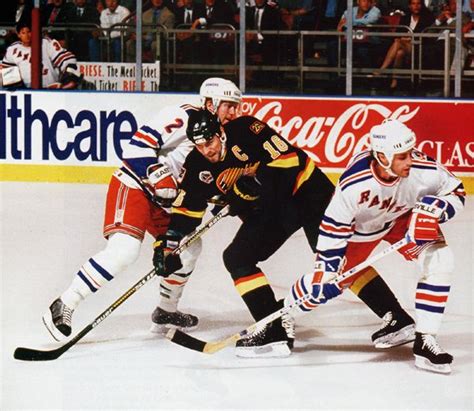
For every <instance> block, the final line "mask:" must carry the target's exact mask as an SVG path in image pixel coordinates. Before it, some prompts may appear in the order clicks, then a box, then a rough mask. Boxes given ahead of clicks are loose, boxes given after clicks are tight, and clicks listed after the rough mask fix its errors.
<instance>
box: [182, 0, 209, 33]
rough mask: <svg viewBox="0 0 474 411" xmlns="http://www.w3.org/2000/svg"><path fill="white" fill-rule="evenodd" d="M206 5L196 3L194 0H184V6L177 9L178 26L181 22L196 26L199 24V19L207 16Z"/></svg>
mask: <svg viewBox="0 0 474 411" xmlns="http://www.w3.org/2000/svg"><path fill="white" fill-rule="evenodd" d="M205 14H206V13H205V10H204V6H203V5H202V4H200V3H195V2H194V0H184V3H183V7H179V8H177V9H176V11H175V16H176V26H179V25H181V24H188V25H189V26H191V25H193V23H194V26H193V28H195V27H196V26H197V25H198V24H199V19H201V18H205Z"/></svg>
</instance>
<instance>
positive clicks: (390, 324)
mask: <svg viewBox="0 0 474 411" xmlns="http://www.w3.org/2000/svg"><path fill="white" fill-rule="evenodd" d="M382 320H383V323H382V327H381V328H380V329H379V330H378V331H376V332H375V333H374V334H372V342H373V343H374V346H375V348H379V349H386V348H391V347H397V346H399V345H403V344H407V343H409V342H411V341H414V340H415V321H413V319H412V318H411V317H410V316H409V315H408V314H405V313H397V314H395V315H394V314H393V313H392V312H391V311H389V312H388V313H386V314H385V315H384V316H383V319H382Z"/></svg>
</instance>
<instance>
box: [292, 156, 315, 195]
mask: <svg viewBox="0 0 474 411" xmlns="http://www.w3.org/2000/svg"><path fill="white" fill-rule="evenodd" d="M314 168H315V165H314V162H313V161H312V160H311V159H310V158H307V159H306V166H305V167H304V170H302V171H301V172H300V173H299V174H298V177H296V184H295V187H294V188H293V194H295V193H296V192H297V191H298V190H299V189H300V187H301V186H302V185H303V183H304V182H305V181H306V180H308V179H309V178H310V177H311V174H313V171H314Z"/></svg>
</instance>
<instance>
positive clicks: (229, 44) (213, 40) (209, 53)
mask: <svg viewBox="0 0 474 411" xmlns="http://www.w3.org/2000/svg"><path fill="white" fill-rule="evenodd" d="M204 7H205V16H204V17H201V18H200V19H198V20H196V21H195V22H194V24H193V28H204V29H215V28H216V27H213V26H215V25H227V26H229V28H233V27H235V21H234V12H233V11H232V8H231V7H230V5H229V3H225V2H223V1H216V0H205V3H204ZM205 38H206V39H207V40H204V39H205ZM200 39H201V43H203V44H201V45H200V53H201V59H202V62H205V63H207V64H223V63H231V62H232V60H233V55H234V41H233V39H234V38H233V36H232V35H231V34H229V33H221V32H217V33H211V34H209V36H200Z"/></svg>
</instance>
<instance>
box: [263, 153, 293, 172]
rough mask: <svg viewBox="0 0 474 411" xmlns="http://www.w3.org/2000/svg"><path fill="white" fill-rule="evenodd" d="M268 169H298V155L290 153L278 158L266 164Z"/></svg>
mask: <svg viewBox="0 0 474 411" xmlns="http://www.w3.org/2000/svg"><path fill="white" fill-rule="evenodd" d="M267 165H268V167H280V168H291V167H298V166H299V165H300V160H299V158H298V154H296V153H290V154H286V155H282V156H280V157H278V158H277V159H276V160H273V161H271V162H270V163H268V164H267Z"/></svg>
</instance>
